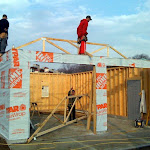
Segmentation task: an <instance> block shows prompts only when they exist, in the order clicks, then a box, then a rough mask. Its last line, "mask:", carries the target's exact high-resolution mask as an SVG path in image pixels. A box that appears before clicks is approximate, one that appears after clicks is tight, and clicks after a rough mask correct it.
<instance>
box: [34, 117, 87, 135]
mask: <svg viewBox="0 0 150 150" xmlns="http://www.w3.org/2000/svg"><path fill="white" fill-rule="evenodd" d="M85 118H87V116H82V117H80V118H77V119H74V120H72V121H69V122H67V123H66V124H61V125H58V126H56V127H53V128H50V129H47V130H45V131H42V132H40V133H38V134H37V135H36V137H39V136H41V135H44V134H47V133H49V132H52V131H55V130H57V129H59V128H62V127H64V126H67V125H69V124H72V123H74V122H77V121H80V120H82V119H85Z"/></svg>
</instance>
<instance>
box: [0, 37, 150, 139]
mask: <svg viewBox="0 0 150 150" xmlns="http://www.w3.org/2000/svg"><path fill="white" fill-rule="evenodd" d="M41 39H42V38H40V39H38V40H41ZM42 40H43V51H27V50H21V49H20V48H23V47H24V46H27V45H29V44H32V43H34V42H36V41H37V40H35V41H32V42H29V43H27V44H25V45H23V46H20V47H17V48H15V49H12V50H10V51H8V52H7V53H6V54H4V55H3V56H2V57H1V60H0V72H1V79H2V80H1V91H0V94H1V95H5V96H1V97H0V105H2V106H3V107H1V108H3V109H2V110H0V111H3V112H4V113H3V114H4V115H2V117H1V118H0V123H1V124H0V134H2V135H3V136H4V137H5V138H6V139H7V140H11V141H13V142H16V141H19V140H24V141H27V139H28V138H29V139H28V142H30V141H31V140H32V139H33V137H34V136H35V137H36V136H40V135H43V134H45V133H47V132H50V131H52V130H55V129H57V128H60V127H63V126H65V125H67V124H69V122H67V120H68V115H65V117H64V118H65V119H64V120H61V121H60V122H62V124H61V126H59V127H56V128H55V127H54V128H52V129H49V130H47V131H45V132H44V131H43V133H42V132H39V131H40V130H41V128H42V127H43V126H44V124H45V123H46V122H47V120H45V122H44V123H43V124H41V125H40V127H39V128H38V129H37V130H36V131H35V133H34V134H33V135H32V136H31V137H30V134H29V133H30V132H29V131H30V112H29V108H30V96H29V95H30V63H31V62H46V63H61V64H62V63H66V64H67V63H70V64H72V63H73V64H87V65H93V66H94V69H93V77H92V78H93V84H92V85H93V90H92V97H91V93H85V95H82V94H78V95H75V98H76V102H77V101H79V97H81V96H86V97H88V98H89V99H90V103H93V106H92V104H90V105H89V106H90V109H92V108H91V107H93V114H92V113H90V112H91V111H92V110H90V109H89V112H88V113H85V115H84V116H83V118H84V117H85V118H88V119H87V122H88V123H87V125H88V126H87V128H89V122H90V120H91V116H93V131H94V133H96V132H101V131H106V130H107V66H122V67H133V68H149V67H150V61H145V60H133V59H126V57H124V58H123V59H122V58H109V57H100V56H91V55H92V54H90V55H89V54H88V53H87V55H73V54H69V53H66V52H65V51H63V52H65V53H51V52H45V51H44V47H45V45H44V42H45V41H46V40H48V41H51V40H58V41H62V42H67V41H66V40H63V39H53V38H44V39H42ZM75 42H76V41H71V40H69V41H68V43H70V44H71V45H72V46H74V47H76V48H78V46H77V45H76V44H74V43H75ZM72 43H73V44H72ZM50 44H51V45H53V46H55V47H57V46H58V45H55V44H52V43H51V42H50ZM87 44H91V45H92V44H93V45H99V46H104V47H105V46H106V47H105V48H107V56H109V55H108V54H109V50H108V49H109V48H111V49H113V50H116V49H114V48H112V47H111V46H109V45H108V44H98V43H88V42H87ZM104 47H103V48H104ZM57 48H58V49H60V50H64V49H61V47H60V46H59V47H57ZM100 49H101V48H100ZM100 49H99V50H100ZM97 51H98V50H97ZM116 52H117V53H118V51H117V50H116ZM118 54H121V53H120V52H119V53H118ZM121 56H124V55H122V54H121ZM68 98H69V97H66V96H65V97H64V99H62V100H61V101H64V102H66V99H68ZM81 100H82V98H81ZM16 101H17V104H16ZM56 110H57V107H56V108H54V109H53V110H52V113H51V114H50V115H49V117H48V118H47V119H49V118H51V117H52V116H55V115H54V113H55V111H56ZM64 112H65V111H64ZM64 114H65V113H64ZM17 115H18V116H17ZM55 117H56V116H55ZM83 118H80V119H83ZM74 121H76V120H74ZM70 123H72V122H70Z"/></svg>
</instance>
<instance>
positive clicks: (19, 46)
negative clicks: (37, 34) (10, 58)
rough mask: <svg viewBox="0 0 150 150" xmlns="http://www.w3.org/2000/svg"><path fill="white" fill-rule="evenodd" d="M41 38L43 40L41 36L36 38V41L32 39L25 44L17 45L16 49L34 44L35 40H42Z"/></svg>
mask: <svg viewBox="0 0 150 150" xmlns="http://www.w3.org/2000/svg"><path fill="white" fill-rule="evenodd" d="M40 40H41V38H39V39H36V40H34V41H31V42H28V43H26V44H23V45H21V46H18V47H16V49H20V48H23V47H25V46H28V45H30V44H33V43H35V42H37V41H40Z"/></svg>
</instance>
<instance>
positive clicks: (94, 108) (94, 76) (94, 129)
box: [93, 66, 97, 134]
mask: <svg viewBox="0 0 150 150" xmlns="http://www.w3.org/2000/svg"><path fill="white" fill-rule="evenodd" d="M93 110H94V114H93V123H94V125H93V132H94V134H96V112H97V111H96V110H97V108H96V68H95V66H93Z"/></svg>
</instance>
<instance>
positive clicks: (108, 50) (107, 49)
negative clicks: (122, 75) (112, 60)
mask: <svg viewBox="0 0 150 150" xmlns="http://www.w3.org/2000/svg"><path fill="white" fill-rule="evenodd" d="M107 57H109V46H107Z"/></svg>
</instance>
